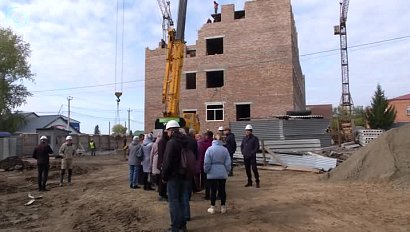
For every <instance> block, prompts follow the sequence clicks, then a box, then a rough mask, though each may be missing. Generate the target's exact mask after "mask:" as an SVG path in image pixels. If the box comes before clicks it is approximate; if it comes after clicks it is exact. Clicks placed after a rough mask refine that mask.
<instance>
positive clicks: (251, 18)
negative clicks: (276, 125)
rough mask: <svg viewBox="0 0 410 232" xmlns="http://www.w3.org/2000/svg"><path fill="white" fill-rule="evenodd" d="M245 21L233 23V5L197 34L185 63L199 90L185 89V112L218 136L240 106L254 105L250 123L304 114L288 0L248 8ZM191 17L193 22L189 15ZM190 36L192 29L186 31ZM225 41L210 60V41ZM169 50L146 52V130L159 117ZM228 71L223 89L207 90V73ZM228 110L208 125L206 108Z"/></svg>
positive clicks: (265, 0)
mask: <svg viewBox="0 0 410 232" xmlns="http://www.w3.org/2000/svg"><path fill="white" fill-rule="evenodd" d="M244 10H245V17H244V18H241V19H234V17H235V9H234V5H223V6H222V8H221V21H220V22H214V23H207V24H204V25H203V26H202V28H201V29H200V30H199V32H198V40H197V43H196V45H194V46H189V50H192V49H196V56H195V57H189V56H188V57H186V58H185V62H184V67H183V71H184V73H189V72H194V73H196V89H186V80H185V79H186V78H185V74H183V75H182V83H181V102H180V109H181V112H182V111H184V110H196V111H197V113H198V115H199V117H200V120H201V129H202V130H203V131H204V130H206V129H211V130H216V129H217V127H218V126H228V125H229V123H230V122H233V121H236V119H237V117H236V116H237V115H236V107H237V104H250V117H251V119H259V118H270V117H272V115H278V114H285V113H286V111H288V110H302V109H305V80H304V76H303V74H302V70H301V68H300V64H299V54H298V53H299V51H298V47H297V33H296V28H295V23H294V20H293V14H292V9H291V5H290V0H257V1H251V2H246V3H245V7H244ZM188 17H194V16H192V15H189V12H188ZM187 30H189V28H187ZM215 37H223V54H217V55H207V50H206V39H209V38H215ZM165 53H166V50H165V49H161V48H157V49H154V50H150V49H146V60H145V130H146V131H147V130H151V129H152V128H153V127H154V121H155V119H156V118H158V117H161V114H162V111H163V105H162V104H161V92H162V81H163V77H164V71H165ZM211 70H223V71H224V85H223V86H222V87H217V88H207V87H206V72H207V71H211ZM216 102H219V103H222V104H223V105H224V120H223V121H206V103H216Z"/></svg>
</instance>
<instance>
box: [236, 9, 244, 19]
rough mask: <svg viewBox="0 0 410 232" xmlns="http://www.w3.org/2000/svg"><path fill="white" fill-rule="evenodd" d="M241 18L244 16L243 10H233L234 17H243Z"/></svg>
mask: <svg viewBox="0 0 410 232" xmlns="http://www.w3.org/2000/svg"><path fill="white" fill-rule="evenodd" d="M243 18H245V11H244V10H238V11H235V14H234V19H243Z"/></svg>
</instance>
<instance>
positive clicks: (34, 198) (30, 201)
mask: <svg viewBox="0 0 410 232" xmlns="http://www.w3.org/2000/svg"><path fill="white" fill-rule="evenodd" d="M28 198H29V199H30V200H29V201H28V202H27V203H26V204H24V205H25V206H29V205H32V204H33V203H34V202H35V201H36V199H41V198H43V196H37V197H36V196H33V195H32V194H31V193H29V194H28Z"/></svg>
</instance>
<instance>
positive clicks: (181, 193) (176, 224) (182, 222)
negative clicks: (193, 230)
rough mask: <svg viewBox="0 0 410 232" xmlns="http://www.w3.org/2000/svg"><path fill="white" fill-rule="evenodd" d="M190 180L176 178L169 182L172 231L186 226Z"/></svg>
mask: <svg viewBox="0 0 410 232" xmlns="http://www.w3.org/2000/svg"><path fill="white" fill-rule="evenodd" d="M189 182H190V180H181V179H174V180H169V181H168V183H167V191H168V202H169V213H170V217H171V228H172V231H179V230H181V229H183V228H184V227H186V218H185V212H186V208H185V207H186V201H185V199H186V197H187V192H188V188H189V187H188V185H189Z"/></svg>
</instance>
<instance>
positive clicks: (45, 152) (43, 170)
mask: <svg viewBox="0 0 410 232" xmlns="http://www.w3.org/2000/svg"><path fill="white" fill-rule="evenodd" d="M51 154H53V150H52V149H51V147H50V146H49V145H48V143H47V137H46V136H44V135H43V136H41V138H40V144H39V145H37V147H36V148H35V149H34V152H33V158H34V159H36V160H37V169H38V191H48V189H46V183H47V179H48V169H49V166H48V165H49V163H50V156H49V155H51Z"/></svg>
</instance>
